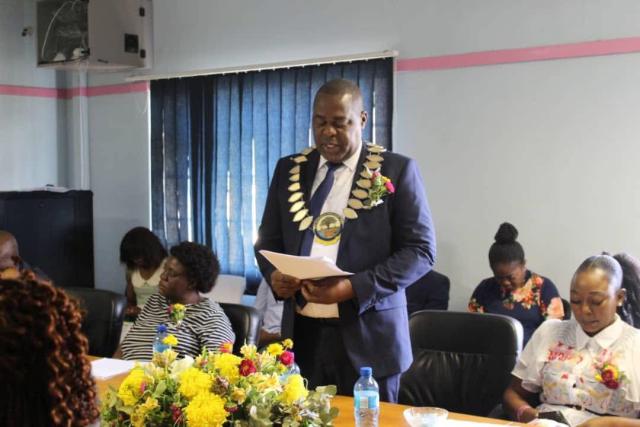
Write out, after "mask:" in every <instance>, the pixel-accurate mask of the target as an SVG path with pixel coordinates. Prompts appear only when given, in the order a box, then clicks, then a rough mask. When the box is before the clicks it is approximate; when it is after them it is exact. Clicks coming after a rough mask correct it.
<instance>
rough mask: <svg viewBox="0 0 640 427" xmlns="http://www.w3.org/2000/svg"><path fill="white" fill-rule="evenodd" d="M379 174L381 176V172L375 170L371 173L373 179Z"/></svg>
mask: <svg viewBox="0 0 640 427" xmlns="http://www.w3.org/2000/svg"><path fill="white" fill-rule="evenodd" d="M379 176H380V172H378V171H375V172H373V173H372V174H371V179H376V178H377V177H379Z"/></svg>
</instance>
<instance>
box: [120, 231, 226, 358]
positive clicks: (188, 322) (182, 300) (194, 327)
mask: <svg viewBox="0 0 640 427" xmlns="http://www.w3.org/2000/svg"><path fill="white" fill-rule="evenodd" d="M219 273H220V264H219V263H218V259H217V258H216V256H215V255H214V254H213V252H212V251H211V249H209V248H208V247H206V246H203V245H200V244H197V243H192V242H182V243H180V244H179V245H177V246H174V247H172V248H171V250H170V256H169V258H168V259H167V261H166V262H165V265H164V271H163V273H162V275H161V276H160V286H159V291H160V292H159V293H157V294H154V295H152V296H151V297H149V299H148V300H147V303H146V304H145V305H144V308H143V309H142V312H140V314H139V315H138V318H137V319H136V321H135V323H134V324H133V327H132V328H131V330H130V331H129V333H128V334H127V336H126V337H125V339H124V341H123V342H122V345H121V349H118V351H117V352H116V354H115V355H114V357H122V358H124V359H129V360H150V359H151V357H152V355H153V350H152V347H153V340H154V338H155V335H156V328H157V327H158V325H162V324H164V325H166V326H167V331H168V332H169V333H171V334H173V335H175V336H176V338H177V339H178V345H177V346H176V347H174V348H173V349H174V350H175V351H176V352H177V353H178V357H184V356H194V357H195V356H197V355H198V354H200V352H201V351H202V348H203V347H206V348H207V349H209V350H215V349H218V348H219V347H220V345H221V344H223V343H226V342H231V343H233V341H234V338H235V336H234V333H233V331H232V329H231V323H230V322H229V319H228V318H227V316H226V315H225V313H224V311H222V308H220V306H219V305H218V304H217V303H215V302H213V301H211V300H209V299H207V298H205V297H203V296H201V295H200V294H201V293H206V292H209V291H210V290H211V288H212V287H213V286H214V284H215V281H216V279H217V278H218V274H219ZM173 304H183V305H184V306H186V311H185V314H184V319H182V320H181V321H179V322H176V321H175V320H174V319H172V316H171V315H170V307H171V306H172V305H173Z"/></svg>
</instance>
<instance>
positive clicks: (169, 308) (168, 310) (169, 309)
mask: <svg viewBox="0 0 640 427" xmlns="http://www.w3.org/2000/svg"><path fill="white" fill-rule="evenodd" d="M172 311H173V305H170V306H169V307H167V313H169V314H171V312H172Z"/></svg>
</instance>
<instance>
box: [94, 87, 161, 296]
mask: <svg viewBox="0 0 640 427" xmlns="http://www.w3.org/2000/svg"><path fill="white" fill-rule="evenodd" d="M119 78H122V77H121V76H118V75H102V76H91V77H90V80H89V83H90V84H92V85H96V84H97V85H104V84H110V83H111V82H113V81H116V80H118V79H119ZM88 104H89V114H88V120H89V141H90V158H91V160H90V169H91V189H92V190H93V218H94V224H93V230H94V231H93V236H94V254H95V271H96V287H97V288H101V289H110V290H113V291H116V292H124V288H125V279H124V269H123V268H122V266H121V265H120V263H119V255H120V254H119V248H120V240H121V239H122V236H124V234H125V233H126V232H127V231H128V230H129V229H131V228H133V227H136V226H145V227H149V226H150V224H151V221H150V198H151V194H150V192H151V184H150V146H149V109H148V95H147V94H146V93H135V94H127V95H107V96H96V97H91V98H89V100H88Z"/></svg>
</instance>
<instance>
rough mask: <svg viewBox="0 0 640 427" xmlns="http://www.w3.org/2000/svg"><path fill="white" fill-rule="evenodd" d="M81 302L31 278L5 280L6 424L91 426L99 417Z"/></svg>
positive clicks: (1, 375)
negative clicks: (80, 308) (83, 332)
mask: <svg viewBox="0 0 640 427" xmlns="http://www.w3.org/2000/svg"><path fill="white" fill-rule="evenodd" d="M81 320H82V315H81V313H80V310H79V308H78V303H77V302H76V301H75V300H74V299H72V298H70V297H69V296H67V294H65V293H64V291H62V290H61V289H58V288H55V287H54V286H52V285H51V284H49V283H45V282H40V281H36V280H33V279H30V278H28V277H25V276H23V277H20V278H16V279H10V280H0V379H1V380H0V396H2V398H0V425H2V426H9V427H10V426H86V425H89V424H91V423H93V422H94V421H96V419H97V417H98V409H97V406H96V391H95V383H94V381H93V378H92V377H91V365H90V362H89V361H88V359H87V349H88V342H87V339H86V338H85V337H84V335H82V333H81V332H80V323H81Z"/></svg>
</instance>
